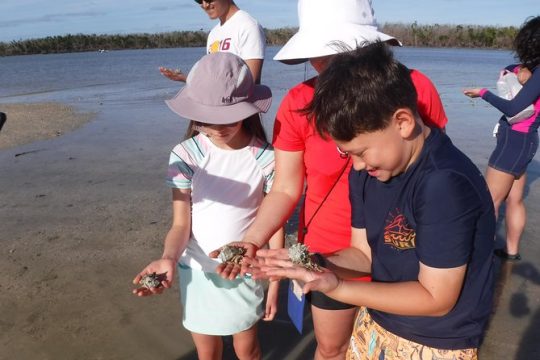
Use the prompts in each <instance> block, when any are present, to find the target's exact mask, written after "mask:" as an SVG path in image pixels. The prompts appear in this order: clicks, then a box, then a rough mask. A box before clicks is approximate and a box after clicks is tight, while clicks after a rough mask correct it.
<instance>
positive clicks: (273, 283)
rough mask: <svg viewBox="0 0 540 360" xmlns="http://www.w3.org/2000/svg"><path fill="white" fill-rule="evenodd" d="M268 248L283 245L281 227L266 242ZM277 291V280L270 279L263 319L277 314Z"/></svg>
mask: <svg viewBox="0 0 540 360" xmlns="http://www.w3.org/2000/svg"><path fill="white" fill-rule="evenodd" d="M268 245H269V247H270V249H282V248H283V246H284V245H285V232H284V231H283V227H281V228H280V229H279V230H278V231H277V232H276V233H275V234H274V235H273V236H272V237H271V238H270V241H269V242H268ZM278 292H279V280H270V283H269V284H268V292H267V295H266V310H265V313H264V317H263V320H264V321H271V320H273V319H274V317H275V316H276V314H277V310H278Z"/></svg>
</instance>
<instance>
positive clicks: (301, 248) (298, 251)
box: [289, 243, 309, 265]
mask: <svg viewBox="0 0 540 360" xmlns="http://www.w3.org/2000/svg"><path fill="white" fill-rule="evenodd" d="M289 258H290V259H291V261H292V262H293V264H296V265H302V264H304V263H305V262H306V261H307V259H308V258H309V249H308V247H307V246H306V245H304V244H300V243H296V244H294V245H292V246H291V247H290V248H289Z"/></svg>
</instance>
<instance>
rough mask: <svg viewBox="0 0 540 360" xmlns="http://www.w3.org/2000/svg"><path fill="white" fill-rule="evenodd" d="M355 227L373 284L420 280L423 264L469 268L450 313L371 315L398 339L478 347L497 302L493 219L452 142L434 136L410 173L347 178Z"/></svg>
mask: <svg viewBox="0 0 540 360" xmlns="http://www.w3.org/2000/svg"><path fill="white" fill-rule="evenodd" d="M349 184H350V200H351V205H352V226H353V227H354V228H359V229H364V228H365V229H366V232H367V237H368V242H369V245H370V247H371V255H372V266H371V270H372V279H373V281H374V282H390V283H391V282H402V281H417V280H418V272H419V262H422V263H423V264H425V265H427V266H430V267H434V268H454V267H459V266H462V265H464V264H467V272H466V275H465V279H464V284H463V289H462V291H461V294H460V296H459V299H458V301H457V304H456V305H455V307H454V309H452V310H451V311H450V312H449V313H448V314H446V315H444V316H439V317H428V316H401V315H394V314H389V313H386V312H382V311H376V310H373V309H368V310H369V313H370V315H371V316H372V318H373V319H374V320H375V321H376V322H377V323H378V324H379V325H381V326H382V327H383V328H385V329H386V330H388V331H390V332H392V333H394V334H397V335H398V336H400V337H402V338H405V339H408V340H411V341H414V342H417V343H420V344H423V345H427V346H430V347H434V348H439V349H466V348H473V347H478V346H479V344H480V342H481V339H482V335H483V333H484V330H485V326H486V323H487V320H488V318H489V315H490V312H491V307H492V298H493V268H492V266H493V243H494V235H495V215H494V210H493V203H492V200H491V196H490V194H489V191H488V188H487V185H486V182H485V181H484V178H483V177H482V175H481V173H480V171H479V170H478V168H477V167H476V166H475V165H474V164H473V163H472V162H471V161H470V160H469V158H467V156H465V155H464V154H463V153H462V152H461V151H459V150H458V149H457V148H456V147H455V146H454V145H453V144H452V142H451V141H450V139H449V138H448V136H446V135H445V134H443V133H442V132H441V131H440V130H437V129H432V130H431V134H430V135H429V136H428V138H427V139H426V142H425V144H424V147H423V149H422V151H421V154H420V156H419V157H418V159H417V160H416V161H415V163H414V164H412V165H411V166H410V167H409V168H408V169H407V171H406V172H405V173H403V174H401V175H399V176H396V177H394V178H392V179H390V180H389V181H388V182H381V181H379V180H377V179H376V178H374V177H371V176H369V175H368V174H367V172H366V171H360V172H358V171H351V173H350V175H349ZM395 301H403V299H395Z"/></svg>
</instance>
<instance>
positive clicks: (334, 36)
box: [274, 0, 401, 64]
mask: <svg viewBox="0 0 540 360" xmlns="http://www.w3.org/2000/svg"><path fill="white" fill-rule="evenodd" d="M298 21H299V30H298V32H297V33H296V34H295V35H294V36H293V37H292V38H291V39H289V41H288V42H287V43H286V44H285V46H283V47H282V48H281V50H279V52H278V53H277V54H276V56H274V60H278V61H281V62H284V63H286V64H299V63H302V62H304V61H306V60H308V59H310V58H316V57H320V56H327V55H334V54H337V53H339V52H341V51H343V50H342V48H340V47H338V46H336V44H335V43H336V42H341V43H344V44H346V45H347V46H348V47H349V48H351V49H355V48H356V47H357V46H362V45H365V44H369V43H373V42H375V41H378V40H379V41H384V42H389V43H390V44H391V45H398V46H401V43H400V42H399V41H398V40H396V38H394V37H392V36H390V35H387V34H385V33H382V32H380V31H379V30H378V26H377V22H376V20H375V16H374V12H373V8H372V6H371V0H299V1H298Z"/></svg>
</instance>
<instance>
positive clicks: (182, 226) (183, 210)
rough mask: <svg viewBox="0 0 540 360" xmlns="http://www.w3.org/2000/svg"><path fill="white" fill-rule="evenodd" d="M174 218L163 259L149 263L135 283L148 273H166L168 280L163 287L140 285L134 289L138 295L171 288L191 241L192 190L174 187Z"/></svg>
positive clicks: (157, 292)
mask: <svg viewBox="0 0 540 360" xmlns="http://www.w3.org/2000/svg"><path fill="white" fill-rule="evenodd" d="M172 199H173V201H172V204H173V218H172V225H171V228H170V229H169V232H168V233H167V235H166V237H165V242H164V245H163V255H162V256H161V259H159V260H155V261H153V262H151V263H150V264H148V265H147V266H146V267H145V268H144V269H143V270H142V271H141V272H140V273H139V274H138V275H137V276H136V277H135V278H134V279H133V284H138V283H139V280H141V278H142V277H143V276H144V275H146V274H152V273H154V272H155V273H157V274H163V273H166V280H163V281H162V285H163V287H157V288H153V289H147V288H145V287H140V288H137V289H135V290H133V293H134V294H135V295H138V296H148V295H153V294H161V293H162V292H163V289H164V288H166V289H168V288H170V287H171V286H172V281H173V278H174V273H175V270H176V263H177V262H178V259H179V258H180V255H181V254H182V252H183V251H184V249H185V248H186V246H187V243H188V241H189V236H190V231H191V190H190V189H172Z"/></svg>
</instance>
